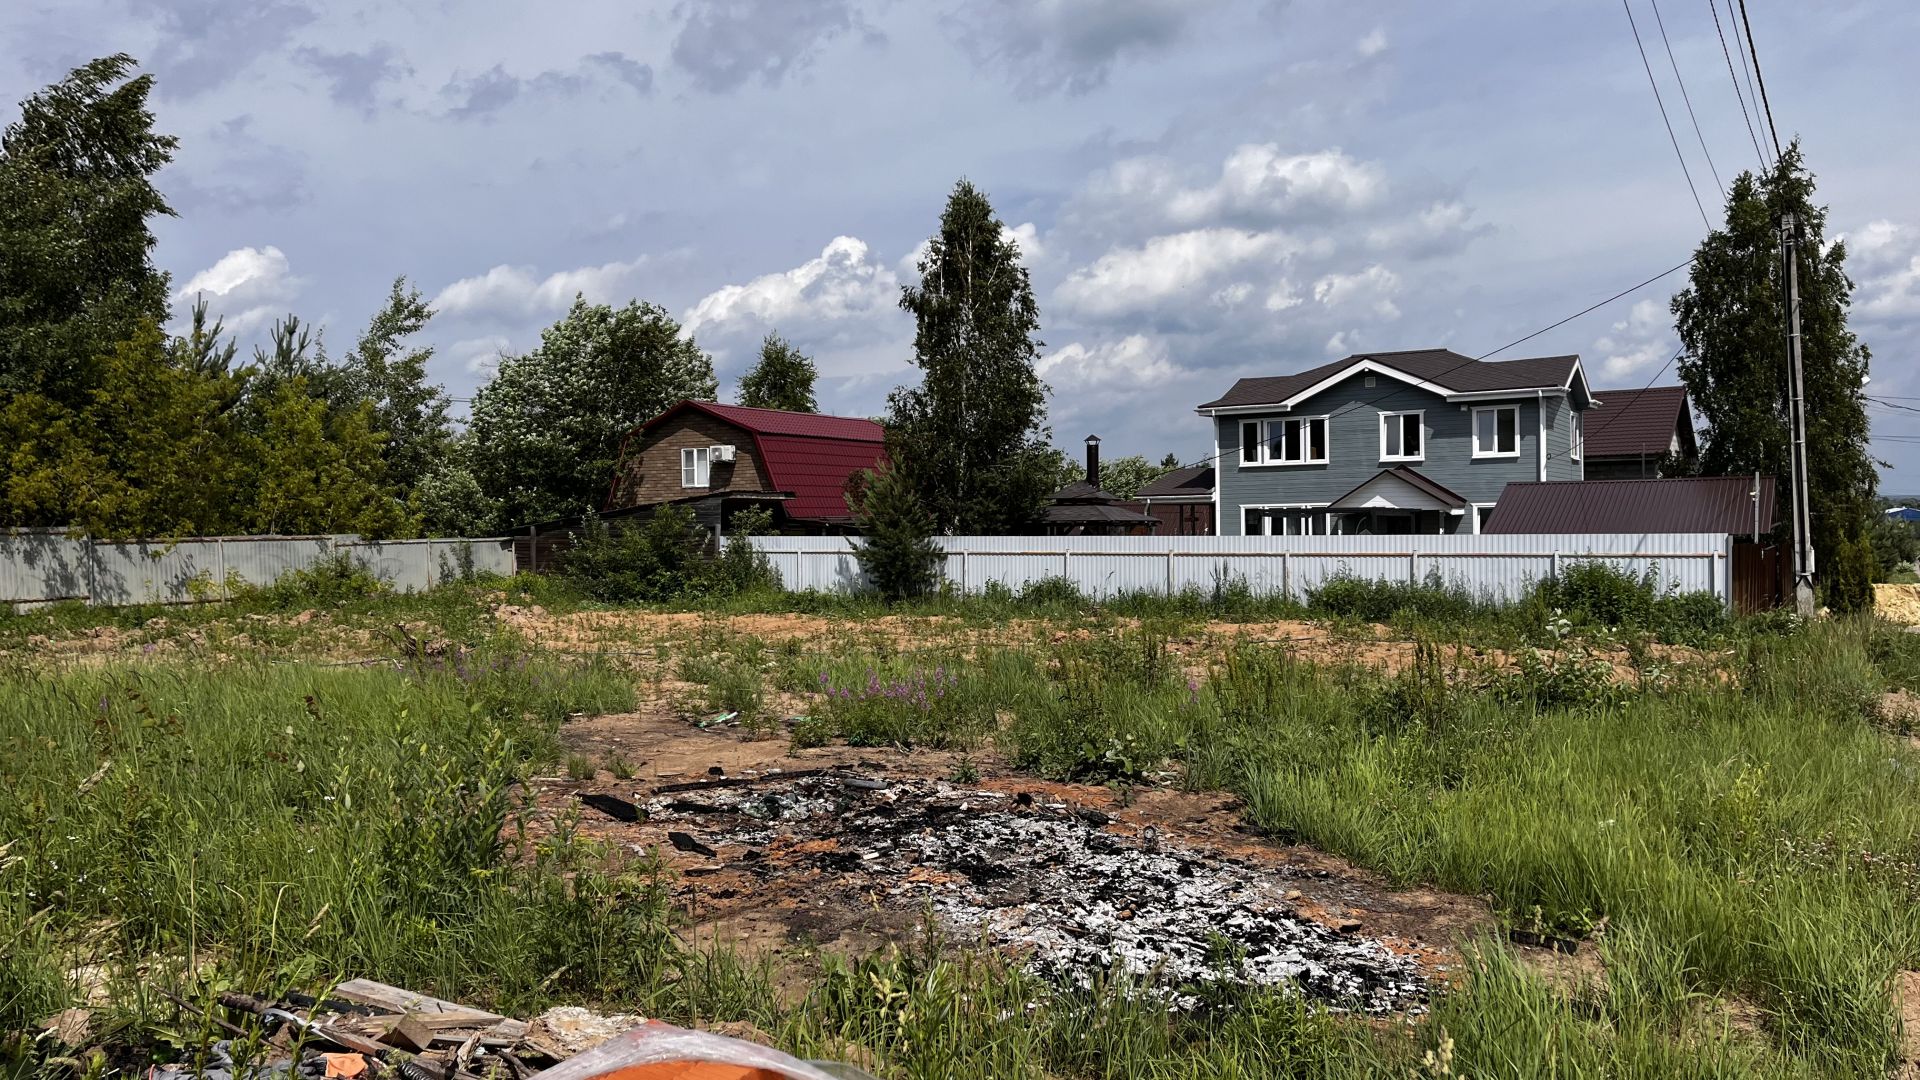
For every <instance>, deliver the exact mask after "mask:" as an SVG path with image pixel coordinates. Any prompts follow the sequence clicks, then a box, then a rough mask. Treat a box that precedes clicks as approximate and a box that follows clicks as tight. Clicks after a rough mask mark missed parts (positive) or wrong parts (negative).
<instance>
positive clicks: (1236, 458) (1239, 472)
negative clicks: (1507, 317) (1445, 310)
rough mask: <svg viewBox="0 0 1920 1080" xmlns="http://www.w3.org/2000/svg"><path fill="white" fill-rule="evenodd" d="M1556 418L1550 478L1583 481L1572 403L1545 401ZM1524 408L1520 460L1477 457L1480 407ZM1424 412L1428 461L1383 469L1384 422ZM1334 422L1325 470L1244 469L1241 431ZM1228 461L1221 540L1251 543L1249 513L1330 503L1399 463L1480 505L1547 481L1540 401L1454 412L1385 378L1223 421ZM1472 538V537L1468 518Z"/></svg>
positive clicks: (1360, 378) (1221, 477)
mask: <svg viewBox="0 0 1920 1080" xmlns="http://www.w3.org/2000/svg"><path fill="white" fill-rule="evenodd" d="M1545 402H1546V406H1547V410H1548V417H1547V419H1548V421H1549V424H1550V426H1549V428H1548V431H1547V444H1546V445H1547V454H1548V473H1547V475H1548V478H1549V479H1555V480H1577V479H1580V465H1579V463H1578V462H1573V461H1570V460H1569V459H1568V456H1567V446H1568V439H1569V437H1570V435H1571V429H1570V427H1569V424H1568V421H1567V418H1566V412H1567V409H1568V404H1567V402H1566V400H1565V399H1564V398H1554V397H1549V398H1546V399H1545ZM1495 404H1511V405H1516V406H1518V407H1519V410H1520V414H1519V431H1518V434H1519V450H1520V453H1519V456H1518V457H1513V458H1480V459H1476V458H1475V457H1474V456H1473V412H1472V408H1473V407H1474V406H1478V405H1495ZM1414 410H1424V411H1425V413H1426V415H1425V416H1424V417H1423V418H1422V420H1423V424H1424V427H1425V428H1426V456H1425V460H1423V461H1418V462H1392V461H1382V460H1380V414H1381V413H1383V412H1411V411H1414ZM1307 416H1331V417H1332V420H1331V422H1330V423H1329V424H1328V448H1327V449H1328V452H1327V464H1325V465H1268V466H1244V465H1242V463H1241V461H1240V431H1241V427H1240V425H1241V424H1243V423H1246V422H1249V421H1259V420H1269V419H1274V418H1278V417H1307ZM1215 421H1216V427H1217V431H1218V435H1219V439H1220V459H1219V462H1218V469H1217V471H1216V472H1215V476H1216V477H1218V485H1219V492H1220V518H1221V520H1220V523H1219V527H1220V535H1222V536H1239V535H1241V523H1242V514H1241V508H1242V507H1243V506H1247V505H1262V504H1302V503H1304V504H1324V503H1330V502H1332V501H1333V500H1335V499H1338V498H1339V497H1340V496H1342V495H1345V494H1346V493H1347V492H1349V491H1352V490H1353V489H1354V488H1356V487H1358V486H1359V485H1360V484H1362V483H1364V482H1365V481H1366V480H1368V479H1369V478H1371V477H1372V476H1374V475H1375V474H1376V473H1378V472H1379V471H1380V470H1382V469H1385V468H1390V467H1392V466H1394V465H1396V464H1406V465H1408V466H1410V467H1411V468H1413V469H1415V470H1416V471H1418V472H1420V473H1421V474H1422V475H1424V476H1426V477H1428V478H1430V479H1432V480H1433V481H1435V482H1436V483H1440V484H1444V485H1445V486H1446V487H1448V488H1451V489H1452V490H1454V491H1456V492H1458V493H1459V494H1460V495H1461V497H1462V498H1465V499H1466V500H1467V501H1468V502H1470V503H1491V502H1494V501H1495V500H1497V499H1498V498H1499V497H1500V492H1501V490H1502V489H1503V488H1505V487H1506V486H1507V484H1508V483H1509V482H1510V481H1516V480H1538V479H1539V478H1540V411H1539V399H1537V398H1535V397H1534V396H1532V395H1527V396H1524V397H1521V396H1515V397H1514V398H1512V399H1509V400H1506V401H1498V402H1495V401H1479V402H1473V403H1471V404H1470V405H1469V404H1459V403H1449V402H1448V401H1446V399H1444V398H1442V397H1441V396H1440V395H1438V394H1434V393H1431V392H1429V391H1426V390H1421V389H1418V388H1416V387H1411V386H1406V385H1404V384H1401V383H1399V382H1398V381H1397V380H1394V379H1392V378H1389V377H1387V376H1384V375H1380V376H1375V378H1374V385H1373V386H1371V387H1369V386H1367V385H1366V376H1364V375H1355V376H1353V377H1352V378H1349V379H1346V380H1344V381H1342V382H1340V383H1339V384H1337V385H1335V386H1332V387H1329V388H1328V389H1326V390H1324V391H1322V392H1320V393H1319V394H1316V395H1315V396H1314V397H1312V398H1310V399H1308V400H1306V401H1303V402H1301V403H1300V404H1299V405H1298V406H1296V407H1294V408H1293V409H1290V410H1287V411H1286V412H1273V413H1260V414H1245V413H1243V414H1235V415H1227V416H1220V417H1216V418H1215ZM1458 524H1460V527H1461V530H1462V531H1467V530H1469V529H1470V528H1471V526H1470V525H1469V524H1467V523H1466V522H1465V521H1464V519H1460V520H1459V522H1458Z"/></svg>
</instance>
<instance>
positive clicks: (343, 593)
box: [229, 551, 393, 608]
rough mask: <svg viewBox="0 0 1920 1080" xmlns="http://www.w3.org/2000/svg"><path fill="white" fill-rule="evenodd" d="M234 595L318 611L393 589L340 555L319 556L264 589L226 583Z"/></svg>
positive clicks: (342, 554) (347, 557)
mask: <svg viewBox="0 0 1920 1080" xmlns="http://www.w3.org/2000/svg"><path fill="white" fill-rule="evenodd" d="M229 587H230V588H231V589H233V590H234V591H235V593H236V595H238V596H240V597H242V598H247V597H250V596H251V597H257V598H259V599H260V600H262V601H264V602H265V603H267V604H268V605H270V606H272V607H278V608H295V607H321V606H329V605H333V604H344V603H346V602H347V601H349V600H365V599H368V598H370V597H375V596H382V595H384V594H386V593H389V592H392V591H393V587H392V586H390V585H388V584H387V583H386V582H384V581H381V580H380V579H379V578H378V577H375V576H374V574H373V572H372V571H371V570H368V569H367V568H366V566H364V565H362V564H361V563H360V561H359V560H357V559H355V558H354V557H353V556H351V555H349V554H347V553H346V552H344V551H336V552H332V553H330V554H327V555H324V556H321V557H320V558H319V559H318V560H316V561H315V562H314V564H313V565H312V566H308V567H305V568H304V569H300V570H289V571H288V572H286V573H284V574H281V575H280V576H279V578H277V579H275V581H274V582H273V584H271V585H268V586H266V587H265V588H258V589H256V588H249V587H248V586H245V585H241V584H239V583H238V582H229Z"/></svg>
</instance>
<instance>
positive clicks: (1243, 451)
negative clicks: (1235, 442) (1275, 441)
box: [1240, 424, 1260, 462]
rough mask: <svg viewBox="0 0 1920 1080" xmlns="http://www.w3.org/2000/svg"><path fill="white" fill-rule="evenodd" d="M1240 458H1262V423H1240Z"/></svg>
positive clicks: (1254, 459)
mask: <svg viewBox="0 0 1920 1080" xmlns="http://www.w3.org/2000/svg"><path fill="white" fill-rule="evenodd" d="M1240 460H1241V461H1245V462H1257V461H1259V460H1260V425H1259V424H1241V425H1240Z"/></svg>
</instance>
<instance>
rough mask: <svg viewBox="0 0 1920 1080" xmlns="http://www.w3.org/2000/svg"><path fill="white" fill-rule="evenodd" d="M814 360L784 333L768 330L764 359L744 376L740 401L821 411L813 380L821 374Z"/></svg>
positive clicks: (756, 405) (762, 406)
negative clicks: (782, 334) (785, 336)
mask: <svg viewBox="0 0 1920 1080" xmlns="http://www.w3.org/2000/svg"><path fill="white" fill-rule="evenodd" d="M819 374H820V373H819V371H818V370H817V369H815V368H814V366H813V361H812V360H811V359H809V358H808V357H807V355H806V354H805V353H803V352H801V351H800V350H798V349H796V348H794V347H793V346H792V345H789V344H787V342H786V341H785V340H784V339H782V338H781V337H780V335H778V334H768V335H767V340H765V341H763V342H761V343H760V359H759V361H757V362H756V363H755V364H754V365H753V367H752V368H751V369H750V370H749V371H748V372H747V373H746V375H745V376H743V377H742V378H741V379H740V404H742V405H746V406H748V407H750V408H755V409H785V410H787V411H789V412H805V413H810V412H819V411H820V406H819V405H818V404H817V403H816V402H815V401H814V399H813V383H814V380H815V379H816V378H818V377H819Z"/></svg>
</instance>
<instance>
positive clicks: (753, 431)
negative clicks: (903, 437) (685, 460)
mask: <svg viewBox="0 0 1920 1080" xmlns="http://www.w3.org/2000/svg"><path fill="white" fill-rule="evenodd" d="M689 410H691V411H695V412H701V413H705V414H707V415H709V416H712V417H714V418H716V419H718V420H722V421H724V422H726V423H729V424H732V425H734V426H735V427H738V428H742V429H744V430H745V431H746V432H747V433H748V434H749V435H751V436H752V437H753V442H754V449H755V452H756V454H757V455H758V457H759V459H760V463H761V465H762V466H763V467H764V468H765V469H766V473H767V482H768V483H769V484H771V485H772V486H773V488H774V489H775V490H777V491H784V492H790V493H792V495H793V498H792V499H791V500H789V501H788V502H787V504H786V512H787V516H788V517H792V518H799V519H802V520H808V521H845V520H847V519H848V518H850V517H851V516H852V515H851V514H850V513H849V512H848V510H847V500H846V488H847V478H848V477H850V476H852V475H853V474H854V473H856V472H859V471H860V470H861V469H871V468H873V467H874V466H876V465H878V464H879V463H880V462H881V460H882V459H883V458H885V456H886V440H887V432H886V429H885V428H883V427H881V426H880V425H879V424H876V423H874V422H873V421H871V420H862V419H858V418H856V417H850V416H821V415H819V414H817V413H798V412H786V411H785V410H782V409H751V408H747V407H746V406H743V405H721V404H718V403H716V402H712V401H683V402H681V403H680V404H678V405H675V406H673V407H672V408H670V409H668V410H667V411H665V412H663V413H661V414H660V415H659V416H656V417H654V418H653V419H651V420H649V421H647V422H646V423H645V424H642V425H641V429H642V430H651V429H653V428H655V427H657V426H658V425H660V424H661V423H663V422H665V421H666V420H668V419H670V418H672V417H674V416H677V415H679V414H680V413H683V412H686V411H689Z"/></svg>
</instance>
